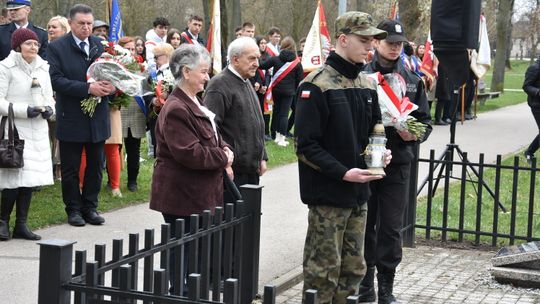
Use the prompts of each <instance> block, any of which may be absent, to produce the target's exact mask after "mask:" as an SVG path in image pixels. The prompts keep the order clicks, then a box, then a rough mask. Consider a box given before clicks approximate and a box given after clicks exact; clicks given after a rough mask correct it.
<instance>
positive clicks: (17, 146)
mask: <svg viewBox="0 0 540 304" xmlns="http://www.w3.org/2000/svg"><path fill="white" fill-rule="evenodd" d="M14 120H15V115H14V114H13V104H12V103H10V104H9V109H8V116H7V117H6V116H4V117H2V122H1V123H0V129H1V130H2V131H1V132H2V136H0V168H22V167H23V166H24V159H23V151H24V139H20V138H19V132H18V131H17V127H16V126H15V123H14ZM6 121H7V123H8V137H7V138H4V135H5V130H6Z"/></svg>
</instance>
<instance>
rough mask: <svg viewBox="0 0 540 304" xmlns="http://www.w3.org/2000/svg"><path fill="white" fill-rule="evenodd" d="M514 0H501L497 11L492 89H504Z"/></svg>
mask: <svg viewBox="0 0 540 304" xmlns="http://www.w3.org/2000/svg"><path fill="white" fill-rule="evenodd" d="M513 7H514V0H500V1H499V10H498V12H497V46H496V53H495V64H494V67H493V78H492V80H491V91H492V92H495V91H499V92H503V91H504V68H505V60H506V44H507V41H506V39H507V38H508V31H509V30H510V29H509V28H508V23H509V22H510V20H511V19H512V8H513Z"/></svg>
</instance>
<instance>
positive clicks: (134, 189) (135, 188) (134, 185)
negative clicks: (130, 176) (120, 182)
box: [127, 183, 139, 192]
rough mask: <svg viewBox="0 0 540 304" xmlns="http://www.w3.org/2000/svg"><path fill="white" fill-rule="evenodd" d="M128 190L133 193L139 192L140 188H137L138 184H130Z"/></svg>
mask: <svg viewBox="0 0 540 304" xmlns="http://www.w3.org/2000/svg"><path fill="white" fill-rule="evenodd" d="M127 188H128V190H129V191H131V192H136V191H137V190H139V188H138V187H137V183H128V185H127Z"/></svg>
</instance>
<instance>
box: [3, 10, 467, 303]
mask: <svg viewBox="0 0 540 304" xmlns="http://www.w3.org/2000/svg"><path fill="white" fill-rule="evenodd" d="M31 6H32V2H31V1H30V0H8V1H7V5H6V10H5V11H3V16H4V17H6V18H8V21H9V22H8V23H6V24H4V25H1V26H0V60H1V61H0V115H1V116H2V117H4V116H6V115H7V114H8V112H9V109H10V106H11V108H12V109H13V112H14V114H15V125H16V126H17V127H18V130H19V134H20V136H21V138H23V139H25V141H26V145H25V150H24V152H25V153H24V161H25V165H24V167H23V168H21V169H6V168H1V169H0V188H1V189H2V198H1V208H0V211H1V213H0V240H9V239H10V238H11V237H13V238H23V239H29V240H37V239H40V236H39V235H36V234H35V233H33V232H32V231H30V229H29V228H28V227H27V225H26V220H27V218H28V213H29V207H30V201H31V198H32V190H33V189H34V188H35V187H40V186H46V185H50V184H52V183H53V182H54V179H53V177H55V178H57V179H59V180H60V182H61V188H62V199H63V202H64V204H65V211H66V214H67V222H68V223H69V224H70V225H73V226H84V225H86V224H87V223H88V224H92V225H101V224H103V223H104V222H105V219H104V218H103V216H101V215H100V214H99V213H98V206H99V204H98V194H99V192H100V191H101V185H102V179H103V171H105V172H106V175H107V177H108V182H107V188H109V191H111V194H112V196H113V197H121V196H122V192H121V190H120V188H121V184H122V183H121V181H120V170H121V166H120V164H121V155H122V153H121V151H122V150H123V151H125V154H126V155H127V166H126V167H127V181H126V188H127V189H128V191H133V192H135V191H138V184H137V178H138V173H139V162H140V158H141V142H142V139H143V138H144V137H145V136H146V137H147V139H148V140H147V143H148V154H149V156H150V157H152V158H155V160H154V162H155V163H154V167H153V176H152V185H151V193H150V208H151V209H153V210H156V211H158V212H161V213H162V215H163V219H164V221H165V222H166V223H169V224H171V225H172V229H171V234H172V235H171V237H174V236H175V235H174V233H175V231H176V229H175V227H174V226H175V225H176V223H177V220H183V221H184V223H185V224H186V227H187V229H188V230H186V231H187V232H189V227H190V226H191V225H190V224H189V221H190V215H191V214H198V213H201V212H202V211H204V210H208V209H209V210H214V209H215V207H216V206H219V205H221V204H222V203H223V202H234V200H235V197H234V195H233V191H232V190H231V189H230V188H229V187H231V186H230V183H227V180H231V181H232V182H233V183H234V185H235V186H236V187H238V186H241V185H243V184H259V179H260V176H262V175H263V174H264V173H265V172H266V170H267V161H268V154H267V152H266V147H265V143H266V142H267V141H271V140H274V141H275V143H276V144H277V145H278V146H279V147H286V146H287V145H289V143H290V140H291V138H294V140H295V144H296V152H297V155H298V159H299V165H298V166H299V176H300V194H301V199H302V202H303V203H305V204H307V205H308V206H309V215H308V223H309V225H308V233H307V236H306V243H305V248H304V280H305V282H304V289H317V290H318V291H319V294H318V295H319V300H320V302H321V303H345V299H346V297H347V296H348V295H352V294H360V296H361V299H362V300H363V301H375V299H376V298H378V302H379V303H398V302H397V300H396V299H395V297H394V296H393V280H394V276H395V271H396V268H397V266H398V265H399V263H400V262H401V256H402V250H401V238H400V233H399V231H400V228H401V226H402V219H403V212H404V210H405V206H406V204H407V198H408V193H407V192H408V185H409V178H410V171H411V165H412V160H413V158H414V153H415V150H416V147H417V145H418V144H420V143H421V142H423V141H425V140H426V139H427V138H428V136H429V134H430V132H431V123H432V120H431V116H430V108H431V104H432V102H433V101H434V100H436V99H437V100H438V102H437V106H436V108H437V111H436V115H435V121H434V124H446V123H447V119H450V118H451V116H450V114H451V111H452V109H451V108H450V105H451V102H453V98H448V96H449V95H448V92H449V91H451V90H450V89H449V88H448V86H447V84H446V82H445V80H444V79H445V78H444V71H442V70H441V69H439V78H438V79H439V80H438V81H434V80H433V79H431V78H429V77H427V76H426V75H423V74H422V73H421V72H420V71H419V69H418V66H419V63H420V62H422V58H423V56H426V49H425V46H424V45H418V46H416V45H415V44H414V43H412V42H410V41H408V39H407V38H406V35H405V31H404V29H403V26H402V25H401V24H400V23H399V22H398V21H395V20H383V21H382V22H380V23H379V24H378V25H377V26H375V24H374V23H373V19H372V17H371V16H370V15H369V14H367V13H362V12H348V13H345V14H344V15H342V16H339V17H338V18H337V19H336V20H335V23H334V33H335V45H334V47H333V51H332V52H331V53H330V55H329V57H328V58H327V59H326V62H325V64H324V65H323V66H322V67H321V68H319V69H317V70H315V71H313V72H311V73H310V74H309V75H307V76H306V75H305V74H304V71H303V67H302V64H301V57H302V49H303V44H304V43H305V38H303V39H301V40H300V41H299V45H300V48H297V44H296V42H295V41H294V39H293V38H292V37H289V36H286V37H284V38H283V39H282V32H281V30H280V29H279V28H276V27H272V28H270V29H269V30H268V31H267V32H266V35H256V27H255V25H254V24H253V23H251V22H245V23H244V24H243V25H242V26H241V27H239V28H238V29H237V37H236V39H235V40H233V41H232V42H231V43H230V44H229V45H228V47H227V56H224V57H225V60H224V66H225V68H223V70H222V71H221V72H220V73H219V74H217V75H211V74H212V73H211V71H212V68H211V58H210V55H209V53H208V51H207V50H206V48H205V44H206V41H205V40H204V39H203V37H202V35H201V33H202V32H203V21H204V20H203V19H202V18H201V17H200V16H196V15H193V16H191V17H190V18H189V20H188V21H187V26H186V28H185V29H184V30H183V31H181V30H178V29H174V28H171V27H170V22H169V21H168V20H167V19H166V18H164V17H158V18H156V19H155V20H154V22H153V24H152V28H151V29H149V30H148V32H146V34H145V35H144V38H143V37H141V36H125V37H123V38H121V39H120V40H119V41H118V42H117V44H118V45H119V46H121V47H122V49H124V50H127V51H128V52H129V54H130V56H132V57H133V58H136V61H137V62H138V63H139V64H140V65H141V66H143V67H144V69H145V71H144V73H143V72H141V74H142V75H144V77H145V80H144V81H143V82H144V83H145V84H146V85H147V86H149V87H151V88H152V91H151V92H150V93H148V94H145V95H144V96H142V97H139V96H132V97H129V98H130V102H129V104H128V105H125V106H118V105H117V104H116V103H113V102H112V100H114V99H115V98H117V97H118V89H117V88H116V87H115V85H113V83H112V82H111V81H108V80H96V81H90V82H89V81H87V70H88V68H89V67H90V66H91V65H92V64H93V63H94V62H96V60H97V59H98V58H100V56H102V54H103V53H104V52H107V49H106V48H107V47H108V46H107V44H104V43H103V42H104V41H107V40H108V33H109V25H108V24H107V23H106V22H103V21H100V20H95V19H94V16H93V11H92V8H91V7H89V6H87V5H83V4H77V5H74V6H73V7H72V8H71V9H70V12H69V16H67V18H66V17H62V16H55V17H53V18H51V19H50V21H49V22H48V24H47V30H45V29H42V28H39V27H37V26H35V25H33V24H32V23H31V22H30V21H29V16H30V14H31ZM4 12H7V14H4ZM375 72H380V73H381V74H389V73H395V74H399V75H400V76H401V77H402V78H403V80H404V82H405V84H406V86H405V87H406V92H405V96H406V97H408V99H409V100H410V101H411V102H413V103H414V104H416V105H417V106H418V109H417V110H416V111H414V112H413V113H412V114H411V115H412V116H413V117H415V118H416V119H417V120H418V121H419V122H420V123H422V124H424V125H425V129H426V131H425V133H423V135H422V136H416V135H415V134H413V133H411V132H409V131H407V130H398V129H395V128H393V127H386V128H385V129H386V130H385V131H386V136H387V139H388V142H387V147H388V149H389V150H387V152H386V154H385V155H384V163H385V164H386V168H385V172H386V176H384V177H383V176H380V175H374V174H372V173H371V172H370V171H369V170H367V169H366V168H367V166H366V162H365V160H364V157H363V156H362V153H363V151H364V150H365V149H366V146H367V144H368V138H369V136H370V134H371V132H372V130H373V127H374V125H375V124H377V123H378V121H380V120H381V111H380V108H379V102H378V100H379V96H378V94H377V88H376V86H375V85H374V84H373V82H372V81H371V80H370V79H369V78H368V76H367V74H370V73H375ZM471 79H473V77H471ZM36 80H37V81H38V82H39V84H40V85H41V86H40V88H41V92H40V94H39V97H38V98H36V96H35V94H33V93H34V91H32V90H31V87H32V83H33V82H35V81H36ZM473 81H475V80H474V79H473ZM158 88H159V89H158ZM442 91H445V94H447V95H448V96H446V97H442V96H443V92H442ZM89 96H95V97H101V102H99V103H97V104H96V105H95V109H94V111H93V112H92V115H88V113H85V111H83V108H82V105H81V101H83V100H86V99H87V98H88V97H89ZM445 98H446V99H445ZM439 104H440V105H439ZM445 107H449V108H447V109H446V108H445ZM467 114H470V113H469V112H466V113H465V115H467ZM466 118H467V116H466ZM292 133H294V134H292ZM45 134H46V135H45ZM179 185H181V186H179ZM224 185H228V186H227V187H226V186H224ZM15 206H16V222H15V228H14V230H13V233H11V232H10V224H9V223H10V215H11V213H12V210H13V208H14V207H15ZM174 263H175V260H174V258H173V257H172V258H171V267H172V266H174ZM171 269H172V268H171ZM171 275H172V273H171ZM375 278H377V281H378V291H377V292H376V291H375V289H374V280H375ZM177 279H178V278H176V279H175V278H174V277H173V276H171V282H174V281H175V280H177ZM171 285H174V284H171ZM171 292H174V290H172V289H171Z"/></svg>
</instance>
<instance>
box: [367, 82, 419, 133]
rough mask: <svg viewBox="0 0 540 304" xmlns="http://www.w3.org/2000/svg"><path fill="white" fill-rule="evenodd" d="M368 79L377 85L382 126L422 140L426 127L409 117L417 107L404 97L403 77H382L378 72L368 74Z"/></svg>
mask: <svg viewBox="0 0 540 304" xmlns="http://www.w3.org/2000/svg"><path fill="white" fill-rule="evenodd" d="M368 77H370V78H371V79H372V80H374V81H375V82H376V83H377V95H378V97H379V107H380V109H381V116H382V122H383V125H384V126H386V127H388V126H390V127H394V128H396V129H397V130H401V131H408V132H409V133H411V134H413V135H415V136H416V137H418V138H422V137H423V136H424V134H425V133H426V125H425V124H423V123H421V122H419V121H418V120H416V118H414V117H412V116H410V115H409V114H410V113H411V112H412V111H414V110H416V109H418V106H417V105H415V104H414V103H412V102H411V101H410V100H409V98H408V97H407V96H405V94H406V84H405V80H404V79H403V77H402V76H401V75H399V74H398V73H390V74H385V75H382V74H381V73H379V72H377V73H373V74H369V75H368Z"/></svg>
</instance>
